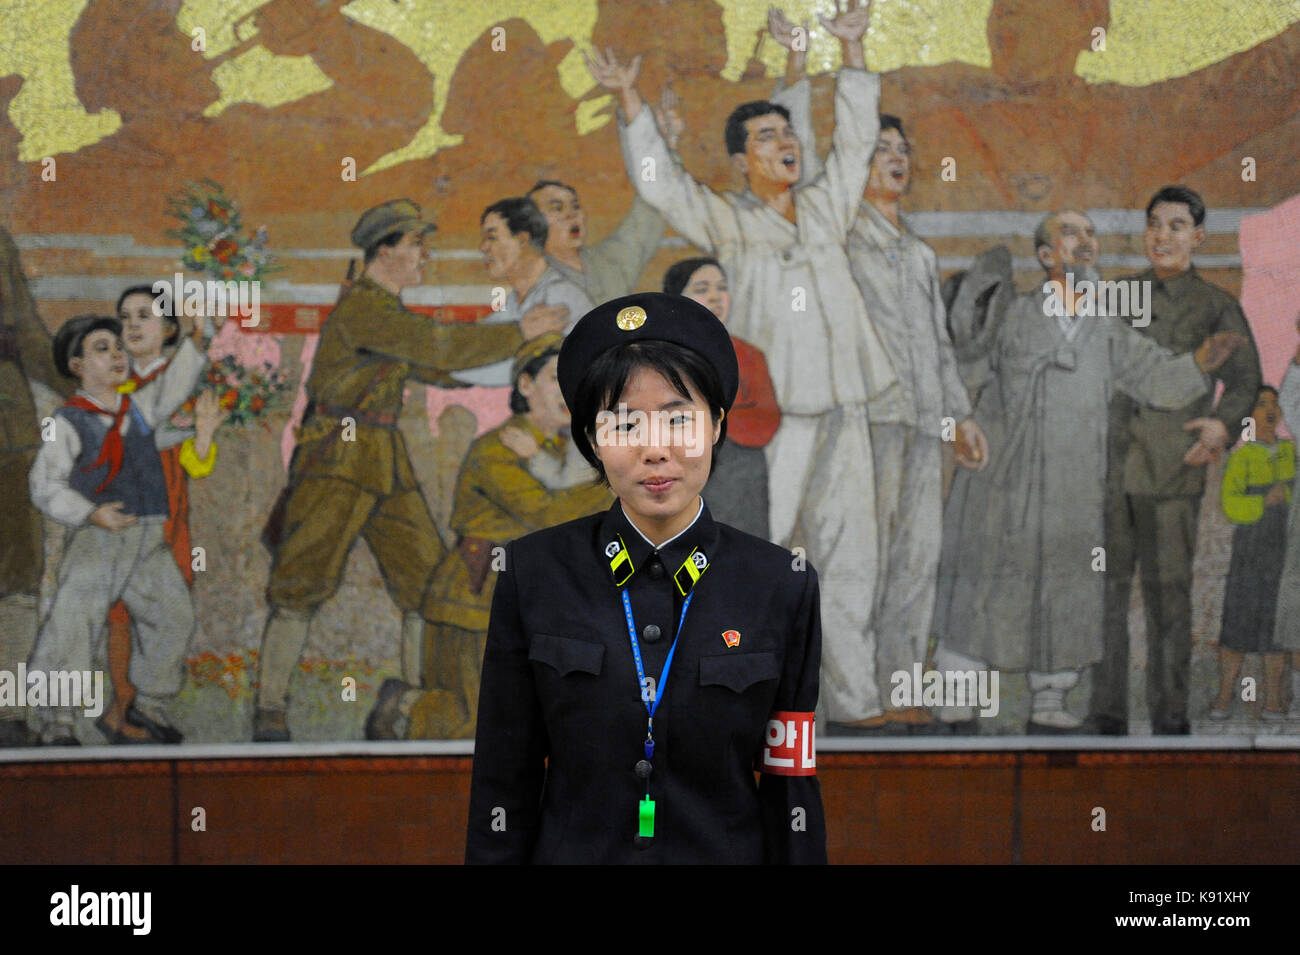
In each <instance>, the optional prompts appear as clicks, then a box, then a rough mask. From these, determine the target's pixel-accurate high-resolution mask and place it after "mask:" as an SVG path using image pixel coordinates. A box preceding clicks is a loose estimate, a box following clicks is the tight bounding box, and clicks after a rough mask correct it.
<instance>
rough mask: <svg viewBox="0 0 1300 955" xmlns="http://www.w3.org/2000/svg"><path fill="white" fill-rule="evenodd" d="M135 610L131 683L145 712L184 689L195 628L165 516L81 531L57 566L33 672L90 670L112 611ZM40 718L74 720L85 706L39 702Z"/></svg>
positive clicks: (31, 667)
mask: <svg viewBox="0 0 1300 955" xmlns="http://www.w3.org/2000/svg"><path fill="white" fill-rule="evenodd" d="M118 600H121V601H123V602H124V603H125V604H126V609H127V610H129V611H130V612H131V626H132V640H131V666H130V671H129V672H130V677H131V682H132V683H133V684H134V685H135V688H136V704H137V706H140V707H141V708H142V709H145V711H146V712H149V711H154V712H156V710H157V708H158V707H159V706H161V705H162V703H163V702H164V701H165V700H167V699H169V698H171V697H173V696H175V695H176V694H177V693H179V692H180V689H181V686H182V685H183V684H184V681H185V656H186V653H187V652H188V650H189V645H190V638H191V636H193V633H194V608H193V605H192V604H191V602H190V591H189V587H187V586H186V584H185V578H184V577H182V576H181V572H180V569H179V568H178V567H177V566H176V558H175V557H174V556H173V555H172V550H171V547H170V546H169V545H168V544H167V541H166V540H164V539H163V521H162V519H161V518H141V519H139V520H137V521H136V523H134V524H132V525H131V526H130V527H127V528H125V529H123V530H120V531H110V530H105V529H104V528H102V527H96V526H94V525H86V526H84V527H79V528H77V529H76V530H75V531H74V532H73V533H72V537H71V538H70V539H69V541H68V544H67V547H66V548H65V550H64V552H63V562H62V563H61V564H60V565H59V583H58V590H57V591H56V592H55V594H54V602H53V604H52V605H51V607H50V612H49V615H48V616H47V617H46V618H45V620H44V622H43V623H42V624H41V628H40V631H39V632H38V633H37V635H36V646H35V647H34V648H33V649H32V655H31V659H30V660H28V662H27V667H28V671H29V672H30V671H32V670H43V671H45V672H47V673H49V672H51V671H58V670H90V669H91V668H92V666H100V665H102V661H103V659H104V649H105V648H104V640H105V634H106V632H107V628H108V608H109V607H111V606H112V605H113V604H114V603H116V602H117V601H118ZM33 715H34V716H35V719H36V721H37V722H38V723H40V724H43V725H48V724H50V723H63V724H71V723H72V722H74V721H75V720H76V718H77V717H79V716H81V715H82V711H81V710H80V709H75V708H71V709H70V708H66V707H58V708H56V707H40V708H36V709H34V710H33Z"/></svg>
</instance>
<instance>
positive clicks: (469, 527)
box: [366, 335, 613, 739]
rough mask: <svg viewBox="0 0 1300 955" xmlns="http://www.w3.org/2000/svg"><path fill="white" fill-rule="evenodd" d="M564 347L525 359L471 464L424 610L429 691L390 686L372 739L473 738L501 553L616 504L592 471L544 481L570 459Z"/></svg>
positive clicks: (543, 346)
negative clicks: (515, 436) (558, 484)
mask: <svg viewBox="0 0 1300 955" xmlns="http://www.w3.org/2000/svg"><path fill="white" fill-rule="evenodd" d="M562 343H563V338H562V337H561V336H560V335H543V336H541V337H540V338H535V339H533V340H532V341H530V342H528V343H527V344H525V345H524V347H523V348H521V349H520V350H519V353H518V355H517V356H516V357H515V361H514V367H513V370H512V373H511V380H512V381H513V382H514V389H515V390H514V392H513V393H512V394H511V396H510V407H511V410H513V411H514V412H515V414H514V416H513V417H511V418H510V419H509V420H508V421H506V422H505V423H504V424H502V425H501V426H500V427H499V428H494V429H493V430H491V431H489V432H488V433H487V434H485V435H483V436H482V437H481V438H479V439H478V440H477V441H475V442H474V444H473V446H472V447H471V448H470V450H469V454H468V455H467V456H466V458H465V463H464V465H463V466H462V467H461V471H460V478H459V479H458V480H457V482H456V503H455V509H454V510H453V512H452V516H451V525H452V527H453V529H455V531H456V533H457V535H458V537H459V544H458V545H457V548H456V550H454V551H450V552H448V554H447V556H446V557H444V558H443V560H442V563H441V564H439V565H438V569H437V570H436V571H435V572H434V577H433V582H432V584H431V585H430V587H429V593H428V595H427V597H426V598H425V603H424V617H425V619H426V620H427V621H429V623H428V625H427V627H426V629H425V646H424V652H425V657H424V686H425V687H426V689H425V690H419V689H416V688H415V687H413V686H411V685H410V684H408V683H405V682H403V681H401V680H393V679H390V680H385V681H384V685H383V686H382V687H381V688H380V692H379V700H378V702H377V703H376V706H375V709H374V711H373V712H372V714H371V716H370V718H369V719H368V720H367V722H366V736H367V737H368V738H370V739H393V738H403V737H405V738H407V739H462V738H467V739H468V738H473V736H474V728H475V715H476V714H477V712H478V685H479V675H480V672H481V670H482V667H483V643H484V641H485V640H486V639H487V629H488V614H489V611H490V610H491V608H492V591H493V589H494V588H495V586H496V577H497V574H496V571H498V570H501V569H502V568H501V567H500V564H499V561H500V559H501V555H502V553H503V551H502V550H497V549H496V548H500V547H504V545H505V544H507V543H509V542H510V541H512V540H514V539H515V538H517V537H522V536H523V535H524V534H528V533H531V532H532V531H536V530H540V529H542V528H543V527H550V526H552V525H555V524H562V523H564V522H565V521H570V520H573V519H574V518H578V517H583V516H585V515H587V514H592V513H595V512H597V511H602V510H605V509H606V508H608V507H609V505H610V503H611V502H612V500H613V498H612V496H611V494H610V491H609V489H608V488H607V487H606V486H605V485H603V484H600V483H597V476H596V472H595V471H594V470H592V469H591V468H590V466H588V465H587V464H586V462H582V466H583V470H584V471H585V473H586V474H587V475H589V476H590V480H589V481H585V482H583V483H579V484H576V485H574V486H573V487H568V488H565V489H554V488H551V487H548V486H547V483H546V480H545V477H546V475H544V474H543V472H542V468H551V469H553V468H554V466H558V464H559V462H560V461H562V460H563V459H564V458H565V456H566V453H567V452H568V451H569V450H570V448H569V444H570V442H569V440H568V438H567V436H566V435H565V434H564V433H562V430H561V429H563V430H564V431H567V429H568V425H569V409H568V406H567V405H565V403H564V396H563V395H562V394H561V393H560V386H559V383H558V381H557V380H556V377H555V368H556V359H557V358H558V356H559V354H560V345H561V344H562ZM511 429H518V430H520V431H522V432H524V433H525V434H527V435H529V436H530V437H531V439H532V442H533V445H534V447H535V448H536V452H535V454H534V455H532V456H531V457H530V458H527V459H525V458H524V457H522V456H521V455H520V454H519V453H517V452H516V451H515V450H512V448H511V446H510V437H509V434H510V431H511ZM539 458H541V459H543V460H539Z"/></svg>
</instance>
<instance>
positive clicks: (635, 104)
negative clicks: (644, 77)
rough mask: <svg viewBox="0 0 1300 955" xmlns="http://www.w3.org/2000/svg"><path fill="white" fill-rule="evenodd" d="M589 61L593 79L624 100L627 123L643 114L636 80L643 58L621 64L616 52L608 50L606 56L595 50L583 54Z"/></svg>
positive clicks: (624, 113) (588, 66) (637, 57)
mask: <svg viewBox="0 0 1300 955" xmlns="http://www.w3.org/2000/svg"><path fill="white" fill-rule="evenodd" d="M582 57H583V59H584V60H586V61H587V69H588V70H590V71H591V76H592V79H594V80H595V81H596V82H597V83H599V84H600V85H601V86H603V87H604V88H605V89H607V90H609V91H610V92H611V93H619V94H621V95H622V98H623V117H624V121H625V122H628V123H630V122H632V120H634V119H636V117H637V114H638V113H640V112H641V94H640V93H638V92H637V91H636V78H637V76H638V75H639V74H640V73H641V57H640V56H635V57H633V58H632V62H631V63H628V64H623V63H620V62H619V60H618V57H616V56H614V51H613V50H611V49H608V48H606V50H605V53H604V55H603V56H602V55H601V52H600V50H596V49H593V50H592V51H591V52H590V53H587V52H584V53H583V54H582Z"/></svg>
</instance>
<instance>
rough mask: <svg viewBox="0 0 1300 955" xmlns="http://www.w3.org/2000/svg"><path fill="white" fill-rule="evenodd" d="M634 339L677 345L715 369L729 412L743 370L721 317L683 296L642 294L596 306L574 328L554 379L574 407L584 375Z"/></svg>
mask: <svg viewBox="0 0 1300 955" xmlns="http://www.w3.org/2000/svg"><path fill="white" fill-rule="evenodd" d="M636 341H663V342H673V343H675V344H678V345H681V346H682V347H683V348H689V349H690V350H691V351H693V352H695V353H696V354H698V355H699V356H700V357H701V358H703V359H704V360H705V361H707V362H708V363H709V364H710V365H712V366H713V368H714V370H715V371H717V373H718V378H719V379H720V380H721V381H722V397H723V403H722V407H723V410H725V411H730V410H731V405H732V403H733V402H734V401H735V400H736V389H737V388H738V387H739V382H740V372H739V369H738V367H737V364H736V349H735V347H734V346H733V345H732V344H731V335H729V334H728V333H727V327H726V326H725V325H723V324H722V322H721V321H719V319H718V316H716V315H714V314H713V313H712V312H711V311H709V310H708V309H707V308H705V307H704V306H703V305H701V304H700V303H699V302H696V301H693V300H692V299H689V298H687V297H686V296H684V295H668V294H667V293H665V292H638V293H637V294H635V295H625V296H623V297H622V298H616V299H613V300H612V301H609V302H605V303H604V304H603V305H597V306H596V307H595V308H593V309H592V310H591V311H590V312H588V313H587V314H586V315H584V316H582V318H581V319H580V320H579V321H578V324H577V325H575V326H573V330H572V331H570V332H569V335H568V337H567V338H565V339H564V347H563V348H562V349H561V350H560V361H559V364H558V366H557V367H556V376H557V377H558V378H559V380H560V391H561V392H563V393H564V400H565V402H566V403H567V404H568V405H569V407H570V408H573V407H574V406H575V402H576V399H577V393H578V385H579V384H580V383H581V382H582V376H583V375H584V374H585V373H586V371H587V369H588V368H590V367H591V364H592V362H594V361H595V360H596V359H597V358H598V357H600V356H601V355H602V354H604V353H605V352H607V351H609V350H610V349H611V348H617V347H618V346H619V345H626V344H627V343H628V342H636Z"/></svg>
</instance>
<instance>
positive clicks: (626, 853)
mask: <svg viewBox="0 0 1300 955" xmlns="http://www.w3.org/2000/svg"><path fill="white" fill-rule="evenodd" d="M620 550H625V551H626V553H627V556H628V557H630V559H631V576H630V577H628V578H627V580H626V582H625V584H624V586H626V587H627V590H628V594H629V596H630V599H631V603H632V609H633V615H634V617H635V623H636V628H637V630H638V639H639V641H640V644H641V655H642V660H643V661H644V667H645V673H646V675H647V676H648V677H652V678H653V679H654V680H655V681H656V686H657V690H658V692H660V693H661V695H662V696H661V699H662V702H661V703H660V705H659V708H658V710H657V711H656V713H655V720H654V724H655V734H654V735H655V751H654V759H653V772H652V773H651V775H650V779H649V794H650V798H651V799H653V800H654V801H655V803H656V816H655V827H654V838H653V839H652V840H650V841H649V844H643V845H640V846H638V845H637V841H638V840H637V839H636V836H637V832H638V829H637V808H638V803H639V802H640V800H641V799H642V798H643V797H644V796H645V795H646V785H645V782H644V781H643V780H642V779H639V778H638V777H637V775H636V772H635V766H636V763H637V761H638V760H640V759H642V758H644V755H645V754H644V741H645V736H646V717H647V713H646V706H645V704H644V703H643V702H642V698H641V692H640V686H639V681H638V677H637V671H636V666H635V663H634V661H633V656H632V648H631V642H630V640H629V637H628V625H627V618H626V616H625V614H624V610H623V602H622V598H621V588H620V587H619V586H618V584H617V583H616V575H617V576H618V577H620V578H621V576H622V575H624V574H626V573H627V566H626V563H625V562H622V563H620V564H619V566H618V568H617V569H612V567H611V558H614V557H617V556H618V554H619V551H620ZM693 553H698V554H702V555H703V558H702V559H703V560H705V561H707V566H706V569H705V570H704V572H703V573H702V574H701V575H700V576H699V578H698V581H696V582H694V583H693V582H692V575H690V574H689V573H688V572H687V571H686V570H685V569H684V568H683V565H684V564H686V563H687V562H688V561H689V560H690V559H691V555H692V554H693ZM699 563H700V561H699V560H696V561H695V562H694V566H699ZM675 580H676V581H680V582H681V583H682V584H683V585H684V587H685V588H686V590H687V592H691V588H692V586H693V594H694V595H693V597H692V600H691V604H690V607H689V610H688V612H687V616H686V620H685V624H684V626H683V628H682V632H681V639H680V641H679V643H678V646H677V650H676V653H675V655H674V658H673V663H672V668H671V671H670V673H669V679H668V680H667V682H666V684H664V685H658V684H659V679H660V675H661V672H662V669H663V665H664V661H665V659H666V657H667V655H668V651H669V648H670V647H671V646H672V644H673V636H674V633H675V631H676V626H677V620H678V617H679V614H680V611H681V605H682V602H683V597H682V595H681V594H680V593H679V592H678V586H677V584H676V583H675ZM651 626H653V627H657V628H658V630H659V636H658V638H657V639H652V637H653V636H654V634H653V631H652V632H651V634H650V635H649V636H647V635H646V629H647V628H648V627H651ZM729 631H735V634H738V635H739V639H738V642H736V636H735V634H731V638H732V640H733V642H736V645H735V646H729V645H728V643H727V640H726V639H725V638H724V636H723V635H724V633H728V632H729ZM820 657H821V621H820V612H819V600H818V586H817V575H816V572H815V571H814V570H813V568H812V567H811V566H809V565H807V564H802V565H801V564H800V563H799V562H798V561H794V560H792V557H791V554H790V553H789V552H788V551H785V550H782V549H781V548H779V547H777V546H775V545H774V544H770V543H768V542H767V541H764V540H761V539H759V538H757V537H751V536H750V535H748V534H744V533H742V532H740V531H738V530H735V529H734V528H731V527H729V526H727V525H725V524H717V523H715V522H714V521H713V519H712V517H710V515H709V512H708V508H707V507H705V508H703V510H702V511H701V513H700V515H699V517H698V518H697V520H696V522H695V523H694V524H693V525H692V526H691V527H690V528H688V529H687V530H686V531H685V532H683V533H682V534H681V535H680V536H679V537H677V538H676V539H674V540H672V541H670V542H668V543H667V544H665V545H664V546H663V547H662V548H661V549H660V550H657V551H656V550H654V549H653V548H652V547H651V546H650V544H649V543H648V542H647V541H646V540H645V539H644V538H643V537H642V536H641V535H640V533H638V531H637V530H636V528H635V527H633V526H632V524H631V523H630V522H629V521H628V519H627V517H626V516H625V515H624V514H623V510H622V507H621V505H620V504H619V503H618V502H615V503H614V505H613V507H611V508H610V510H608V511H606V512H604V513H601V514H593V515H591V516H589V517H584V518H580V519H578V520H576V521H570V522H568V523H567V524H561V525H559V526H558V527H553V528H549V529H547V530H543V531H538V532H537V533H534V534H530V535H528V536H526V537H523V538H520V539H519V540H516V541H515V542H513V543H512V544H510V545H509V546H508V547H507V551H506V567H505V570H504V571H503V572H502V573H501V574H500V577H499V578H498V581H497V587H496V593H495V595H494V597H493V603H492V618H491V623H490V625H489V630H488V638H487V648H486V652H485V655H484V662H483V681H482V689H481V693H480V697H479V711H478V736H477V742H476V743H475V755H474V775H473V783H472V787H471V792H470V818H469V831H468V840H467V849H466V861H468V862H471V863H482V862H530V861H531V862H539V863H549V862H555V863H723V862H731V863H759V862H778V863H781V862H808V863H813V862H816V863H824V862H825V861H826V833H825V821H824V817H823V813H822V804H821V791H820V789H819V787H818V783H817V777H816V776H815V775H812V774H808V775H774V774H769V773H767V772H765V773H763V774H762V776H761V781H759V782H758V783H756V782H755V777H754V772H755V769H756V768H757V767H758V765H759V763H760V762H761V760H762V757H763V752H764V746H765V742H767V741H769V740H770V739H771V738H772V737H771V736H770V735H769V718H770V717H771V715H772V714H773V713H774V712H782V713H808V714H811V713H812V711H813V710H814V709H815V708H816V704H817V677H818V666H819V664H820Z"/></svg>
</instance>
